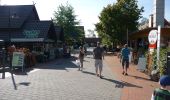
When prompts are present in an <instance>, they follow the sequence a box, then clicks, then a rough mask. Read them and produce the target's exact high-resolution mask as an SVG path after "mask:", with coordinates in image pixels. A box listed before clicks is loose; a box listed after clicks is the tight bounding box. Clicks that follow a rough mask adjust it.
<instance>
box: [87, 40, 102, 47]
mask: <svg viewBox="0 0 170 100" xmlns="http://www.w3.org/2000/svg"><path fill="white" fill-rule="evenodd" d="M84 41H85V43H87V44H88V45H89V46H96V45H97V42H101V38H85V40H84Z"/></svg>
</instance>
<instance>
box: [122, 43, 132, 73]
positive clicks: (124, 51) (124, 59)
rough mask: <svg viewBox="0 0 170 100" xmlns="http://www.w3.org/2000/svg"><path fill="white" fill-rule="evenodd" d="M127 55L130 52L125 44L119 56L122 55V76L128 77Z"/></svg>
mask: <svg viewBox="0 0 170 100" xmlns="http://www.w3.org/2000/svg"><path fill="white" fill-rule="evenodd" d="M129 54H130V50H129V48H128V45H127V44H125V45H124V48H122V51H121V55H122V68H123V72H122V74H123V75H128V74H127V69H128V68H129Z"/></svg>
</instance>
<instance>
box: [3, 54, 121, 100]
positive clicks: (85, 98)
mask: <svg viewBox="0 0 170 100" xmlns="http://www.w3.org/2000/svg"><path fill="white" fill-rule="evenodd" d="M73 56H77V54H73ZM75 60H76V58H75V57H71V58H66V59H56V60H55V61H51V62H48V63H43V64H38V65H37V66H36V68H34V70H32V71H31V72H29V73H27V74H26V75H20V74H18V75H17V74H15V75H13V77H11V76H10V75H9V76H8V77H6V78H5V79H0V84H1V85H0V100H120V99H121V90H122V84H123V83H122V82H121V81H119V80H117V79H116V78H115V74H113V72H112V71H111V70H110V69H109V67H108V65H107V64H106V63H104V68H103V76H104V77H103V79H100V78H99V77H97V76H96V75H95V69H94V59H93V58H92V55H87V56H86V57H85V61H84V69H83V71H78V68H77V66H76V64H75Z"/></svg>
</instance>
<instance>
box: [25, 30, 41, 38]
mask: <svg viewBox="0 0 170 100" xmlns="http://www.w3.org/2000/svg"><path fill="white" fill-rule="evenodd" d="M23 34H24V36H25V38H38V35H39V34H40V30H24V31H23Z"/></svg>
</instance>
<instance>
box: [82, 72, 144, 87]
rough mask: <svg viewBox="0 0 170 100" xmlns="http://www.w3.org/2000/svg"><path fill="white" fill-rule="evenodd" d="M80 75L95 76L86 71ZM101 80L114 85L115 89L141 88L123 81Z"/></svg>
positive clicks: (104, 78)
mask: <svg viewBox="0 0 170 100" xmlns="http://www.w3.org/2000/svg"><path fill="white" fill-rule="evenodd" d="M82 73H85V74H89V75H96V74H95V73H92V72H88V71H82ZM102 79H103V80H106V81H109V82H112V83H115V84H116V86H115V88H124V87H136V88H143V87H141V86H138V85H135V84H131V83H128V82H125V81H123V82H120V81H117V80H113V79H108V78H106V77H102Z"/></svg>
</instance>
